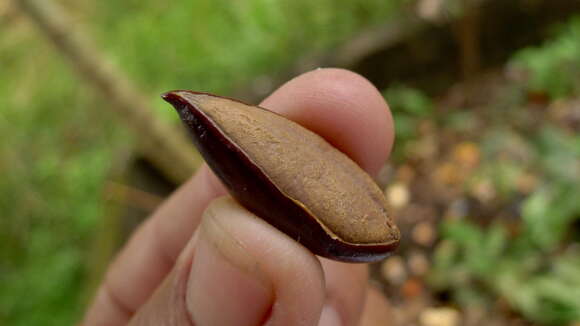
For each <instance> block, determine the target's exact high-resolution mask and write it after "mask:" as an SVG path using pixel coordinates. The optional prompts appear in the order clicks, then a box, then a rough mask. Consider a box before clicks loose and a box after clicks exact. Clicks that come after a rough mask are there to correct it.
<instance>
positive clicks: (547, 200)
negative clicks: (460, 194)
mask: <svg viewBox="0 0 580 326" xmlns="http://www.w3.org/2000/svg"><path fill="white" fill-rule="evenodd" d="M498 137H499V138H498ZM498 139H501V140H502V141H501V142H499V141H498ZM521 141H522V138H521V137H517V136H516V135H514V134H509V133H507V132H505V131H501V132H491V133H490V135H489V136H488V139H487V141H486V140H485V138H484V141H483V143H482V144H483V149H484V150H485V152H486V155H487V157H486V158H485V160H484V161H485V162H487V163H486V164H484V167H483V168H482V169H481V170H480V171H479V174H478V177H487V178H491V179H495V180H496V181H495V182H494V184H495V188H496V189H498V192H499V193H500V194H501V195H502V196H503V200H505V201H507V202H510V201H513V200H514V197H515V196H516V195H517V192H516V189H515V184H516V179H517V178H518V177H519V176H521V174H522V173H524V172H525V171H533V172H534V174H536V175H538V176H540V177H541V178H542V180H543V181H542V183H541V184H540V185H539V187H538V188H537V189H536V190H535V191H534V192H533V193H531V194H530V195H529V196H528V197H527V198H526V199H525V200H524V201H523V202H522V203H521V205H520V207H521V221H520V222H519V223H521V225H519V226H518V230H519V231H518V232H517V234H516V235H515V236H510V235H509V234H508V233H507V229H508V227H507V226H506V225H504V224H503V223H501V222H495V223H494V224H493V225H491V226H490V227H488V228H486V229H482V228H481V227H478V226H476V225H474V224H473V223H471V222H468V221H467V220H465V219H461V220H453V221H446V222H444V223H443V225H442V226H441V228H442V237H443V239H444V241H443V242H442V243H441V244H440V245H439V246H438V247H437V249H436V253H435V257H434V261H435V268H434V272H433V274H432V275H431V281H432V283H433V284H434V285H435V286H436V287H438V288H441V289H451V290H452V292H453V293H454V295H455V297H456V298H457V300H458V301H459V302H461V303H462V304H464V305H470V304H474V303H479V304H486V305H489V304H490V302H491V301H492V300H493V298H495V297H498V296H501V297H503V298H505V299H506V300H507V301H508V302H509V303H510V304H511V305H512V306H513V307H514V308H515V309H517V310H519V311H520V312H521V313H522V314H523V315H524V316H526V317H527V318H528V319H530V320H533V321H536V322H540V323H547V324H566V323H569V322H571V321H574V320H578V318H580V255H579V252H578V249H577V248H575V247H574V246H573V245H572V246H571V245H569V242H570V240H571V237H574V235H573V234H570V230H572V228H571V227H572V225H573V224H574V223H577V222H578V221H579V220H580V201H578V198H577V197H578V194H579V193H580V152H579V150H580V147H578V146H577V144H578V142H579V141H580V136H578V135H574V134H569V133H566V132H564V131H562V130H559V129H556V128H554V127H552V126H550V125H547V126H545V127H544V128H542V129H541V130H539V131H538V133H537V134H536V135H533V137H532V138H531V139H528V143H527V146H525V147H522V145H521V144H522V143H521ZM514 151H515V152H514ZM510 154H511V155H510ZM530 158H534V159H530ZM506 171H509V172H507V173H506ZM501 179H505V180H507V181H505V180H503V181H501ZM502 189H503V191H502ZM560 248H567V249H566V250H565V251H563V252H561V251H560Z"/></svg>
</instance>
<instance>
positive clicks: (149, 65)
mask: <svg viewBox="0 0 580 326" xmlns="http://www.w3.org/2000/svg"><path fill="white" fill-rule="evenodd" d="M403 2H405V0H396V1H382V0H369V1H364V2H362V1H333V0H321V1H310V0H294V1H272V0H251V1H234V2H232V1H229V0H202V1H182V2H179V3H174V4H172V5H168V4H164V3H161V2H159V1H154V0H148V1H100V2H98V7H97V8H96V12H95V15H94V16H92V18H91V19H92V20H93V25H94V26H99V29H98V30H95V34H96V35H97V37H98V38H99V39H100V43H101V44H104V45H105V46H106V47H107V49H108V50H109V52H110V53H113V54H114V56H115V60H116V61H117V63H118V64H119V65H120V66H122V67H123V69H124V70H126V71H127V72H129V73H130V74H131V75H132V76H134V77H135V79H137V80H139V81H141V82H142V85H143V87H145V88H146V89H147V91H148V93H150V94H152V96H153V98H152V99H155V100H156V101H157V102H156V103H158V104H159V105H160V106H161V105H162V104H161V101H160V100H158V99H157V97H158V96H157V94H159V93H161V92H163V91H166V90H168V89H176V88H185V89H194V90H199V91H207V92H212V93H217V94H227V93H228V92H229V91H230V90H231V89H232V88H234V87H240V86H242V85H244V83H246V82H249V81H251V80H252V79H253V78H255V77H257V76H261V75H267V74H272V72H276V71H279V70H281V69H282V68H283V67H285V66H288V65H290V64H293V63H294V62H295V61H296V60H297V59H299V58H300V57H302V56H304V55H308V54H313V53H317V52H319V51H323V50H328V49H329V48H331V47H332V46H334V45H336V44H337V42H339V41H340V40H344V39H346V38H348V37H349V36H351V35H352V34H353V33H355V32H356V31H358V30H360V29H361V28H362V27H364V26H368V25H371V24H376V23H379V22H384V21H385V19H387V18H388V17H389V16H390V15H391V14H392V12H393V11H394V10H395V9H396V8H398V6H399V5H400V4H401V3H403ZM160 111H162V112H163V113H164V114H165V115H166V117H168V118H170V119H173V118H175V114H173V112H171V111H170V110H160Z"/></svg>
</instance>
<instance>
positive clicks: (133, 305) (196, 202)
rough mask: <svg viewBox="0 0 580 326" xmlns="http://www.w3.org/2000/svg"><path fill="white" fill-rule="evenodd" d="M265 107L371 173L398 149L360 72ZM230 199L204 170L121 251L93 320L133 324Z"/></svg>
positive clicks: (331, 77)
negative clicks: (218, 202) (221, 200)
mask: <svg viewBox="0 0 580 326" xmlns="http://www.w3.org/2000/svg"><path fill="white" fill-rule="evenodd" d="M262 106H263V107H265V108H267V109H270V110H273V111H276V112H278V113H281V114H282V115H285V116H286V117H288V118H290V119H292V120H294V121H296V122H298V123H300V124H301V125H303V126H305V127H306V128H309V129H311V130H313V131H314V132H316V133H318V134H319V135H320V136H322V137H323V138H325V139H326V140H327V141H329V142H330V143H331V144H333V145H334V146H336V147H337V148H338V149H340V150H342V151H343V152H345V153H346V154H347V155H348V156H350V157H351V158H352V159H353V160H354V161H356V162H357V163H358V164H359V165H360V166H361V167H363V168H364V169H365V170H367V171H368V172H370V173H376V172H377V171H378V169H379V168H380V166H381V165H382V164H383V163H384V161H385V160H386V159H387V157H388V154H389V151H390V148H391V145H392V142H393V126H392V119H391V115H390V112H389V111H388V108H387V106H386V104H385V102H384V100H383V99H382V97H381V95H380V93H379V92H378V91H377V90H376V88H374V86H372V84H370V83H369V82H368V81H367V80H366V79H364V78H363V77H361V76H359V75H357V74H355V73H352V72H349V71H346V70H341V69H319V70H315V71H312V72H309V73H306V74H303V75H301V76H298V77H297V78H295V79H293V80H291V81H290V82H288V83H287V84H285V85H283V86H282V87H281V88H279V89H278V90H277V91H276V92H274V93H273V94H272V95H271V96H270V97H268V98H267V99H266V100H264V101H263V102H262ZM224 193H225V189H224V188H223V186H222V185H221V183H220V182H219V180H217V178H216V177H215V176H214V175H213V173H211V171H209V169H208V168H207V166H206V165H204V166H202V168H201V169H200V170H199V171H198V173H196V175H195V176H194V177H193V178H192V179H191V180H190V181H188V182H187V183H186V184H185V185H183V186H182V187H181V188H180V189H179V190H178V191H176V192H175V193H174V194H173V195H172V196H171V197H170V198H169V199H168V200H167V201H166V202H165V203H164V204H163V205H162V206H161V207H160V208H159V210H158V211H157V212H156V213H155V214H153V215H152V216H151V217H150V218H149V219H148V220H147V221H146V222H145V223H144V224H143V225H142V226H141V227H140V228H139V229H138V231H137V232H136V233H135V234H134V236H133V237H132V238H131V239H130V241H129V243H128V244H127V245H126V247H125V248H124V249H123V250H122V251H121V253H120V254H119V256H118V257H117V258H116V260H115V262H114V263H113V264H112V266H111V267H110V268H109V271H108V273H107V276H106V279H105V281H104V283H103V285H102V287H101V289H100V291H99V293H98V295H97V298H96V299H95V302H94V304H93V306H92V307H91V309H90V310H89V312H88V314H87V320H106V321H107V323H108V324H110V325H113V324H122V323H124V322H125V321H127V320H128V318H129V317H130V316H131V314H132V313H133V312H134V311H136V310H137V309H138V308H139V306H141V305H142V304H143V303H144V302H145V301H146V300H147V299H148V298H149V296H150V295H151V293H152V292H153V291H154V289H155V288H156V287H157V286H158V285H159V284H160V283H161V281H162V280H163V279H164V277H165V276H166V275H167V273H168V272H169V270H170V269H171V267H172V266H173V264H174V262H175V259H176V258H177V257H178V255H179V253H180V252H181V250H182V249H183V247H184V246H185V244H186V243H187V242H188V240H189V239H190V238H191V236H192V235H193V233H194V231H195V229H196V228H197V226H198V224H199V221H200V218H201V215H202V212H203V211H204V210H205V208H206V207H207V205H208V204H209V202H210V201H211V200H212V199H214V198H216V197H217V196H219V195H222V194H224ZM103 318H104V319H103Z"/></svg>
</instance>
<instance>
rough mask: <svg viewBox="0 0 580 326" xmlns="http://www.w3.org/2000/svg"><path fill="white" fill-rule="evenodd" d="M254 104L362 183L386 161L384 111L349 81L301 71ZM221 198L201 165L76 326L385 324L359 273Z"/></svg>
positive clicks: (382, 307)
mask: <svg viewBox="0 0 580 326" xmlns="http://www.w3.org/2000/svg"><path fill="white" fill-rule="evenodd" d="M260 105H261V106H262V107H265V108H267V109H270V110H272V111H276V112H278V113H280V114H282V115H284V116H286V117H288V118H290V119H292V120H294V121H296V122H298V123H299V124H301V125H303V126H305V127H306V128H309V129H311V130H313V131H314V132H316V133H318V134H319V135H321V136H322V137H324V138H325V139H326V140H328V141H329V142H330V143H331V144H333V145H334V146H335V147H337V148H338V149H340V150H341V151H343V152H344V153H345V154H347V155H348V156H350V157H351V158H352V159H353V160H354V161H355V162H357V163H358V164H359V165H360V166H361V167H362V168H363V169H365V170H366V171H367V172H369V173H370V174H371V175H375V174H376V173H377V172H378V170H379V169H380V167H381V166H382V165H383V164H384V162H385V161H386V160H387V158H388V156H389V152H390V150H391V147H392V143H393V122H392V118H391V114H390V111H389V108H388V106H387V104H386V103H385V102H384V100H383V98H382V96H381V94H380V93H379V92H378V91H377V90H376V88H375V87H374V86H373V85H372V84H371V83H370V82H368V81H367V80H366V79H364V78H363V77H361V76H359V75H357V74H355V73H352V72H349V71H346V70H341V69H318V70H315V71H311V72H308V73H305V74H303V75H301V76H298V77H296V78H294V79H293V80H291V81H289V82H288V83H286V84H285V85H283V86H282V87H280V88H279V89H278V90H277V91H275V92H274V93H273V94H272V95H270V96H269V97H268V98H266V99H265V100H264V101H263V102H262V103H261V104H260ZM225 195H226V192H225V189H224V188H223V186H222V185H221V183H220V182H219V181H218V180H217V178H216V177H215V176H214V175H213V174H212V172H211V171H210V170H209V169H208V167H207V166H205V165H204V166H203V167H202V168H200V170H199V171H198V172H197V173H196V174H195V175H194V176H193V177H192V178H191V179H190V180H189V181H188V182H187V183H185V184H184V185H183V186H181V187H180V188H179V189H178V190H177V191H176V192H175V193H174V194H173V195H172V196H171V197H170V198H168V199H167V200H166V201H165V203H164V204H163V205H162V206H161V207H160V208H159V209H158V210H157V212H155V213H154V214H153V215H152V216H151V217H150V218H148V219H147V220H146V221H145V222H144V223H143V224H142V225H141V226H140V227H139V228H138V229H137V230H136V232H135V233H134V235H133V236H132V237H131V239H130V240H129V242H128V243H127V244H126V246H125V247H124V248H123V249H122V250H121V252H120V253H119V255H118V256H117V258H116V259H115V261H114V262H113V263H112V265H111V266H110V267H109V270H108V272H107V274H106V277H105V279H104V281H103V283H102V285H101V287H100V289H99V291H98V293H97V296H96V298H95V299H94V302H93V303H92V305H91V306H90V307H89V309H88V311H87V313H86V315H85V319H84V321H83V323H82V325H86V326H93V325H111V326H115V325H126V324H129V325H196V326H197V325H202V326H206V325H270V326H278V325H280V326H281V325H312V326H314V325H321V326H325V325H337V326H340V325H344V326H354V325H362V326H372V325H388V324H390V320H389V317H390V315H389V313H388V303H387V301H386V299H385V298H384V297H383V296H382V295H381V294H380V293H379V292H378V291H376V290H374V289H373V288H370V287H369V286H368V268H367V265H364V264H345V263H339V262H335V261H330V260H326V259H323V258H319V257H316V256H314V255H313V254H312V253H310V252H309V251H307V250H306V249H305V248H304V247H302V246H301V245H300V244H299V243H297V242H295V241H293V240H292V239H290V238H288V237H287V236H286V235H285V234H283V233H281V232H280V231H278V230H277V229H275V228H273V227H272V226H270V225H269V224H267V223H265V222H264V221H262V220H261V219H259V218H257V217H256V216H254V215H252V214H251V213H250V212H248V211H246V210H245V209H243V208H242V207H240V206H239V205H238V204H237V203H236V202H235V201H233V200H232V199H231V198H229V197H227V196H225Z"/></svg>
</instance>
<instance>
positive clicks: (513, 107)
mask: <svg viewBox="0 0 580 326" xmlns="http://www.w3.org/2000/svg"><path fill="white" fill-rule="evenodd" d="M167 3H171V4H167ZM167 3H166V2H163V1H159V0H139V1H137V0H126V1H116V0H100V1H89V0H74V1H73V0H2V1H0V171H1V176H0V325H66V324H74V322H75V321H77V320H78V318H79V317H80V315H81V314H82V312H83V310H84V308H85V305H86V304H87V302H88V301H89V300H90V298H91V296H92V294H93V291H94V290H95V287H96V286H97V284H98V282H99V281H100V279H101V277H102V273H103V272H104V270H105V269H106V267H107V264H108V262H109V261H110V259H111V258H112V257H113V256H114V254H115V252H116V250H117V249H118V248H119V247H120V246H121V245H122V244H123V242H124V241H125V240H126V239H127V237H128V236H129V234H130V232H131V231H132V230H133V228H134V227H135V226H136V225H137V224H138V223H139V222H140V221H141V220H142V219H143V218H145V217H146V216H147V215H148V214H150V213H151V212H152V211H153V210H154V209H155V207H156V206H157V205H158V204H159V203H160V202H161V201H162V200H163V198H164V197H166V196H167V195H168V194H169V193H170V192H171V191H172V190H173V189H175V187H176V186H177V185H179V184H180V183H181V182H183V181H184V180H185V179H186V178H187V177H188V176H189V175H191V174H192V173H193V171H195V169H196V167H197V166H198V165H199V164H200V162H201V160H200V158H199V156H198V155H197V154H196V153H195V151H194V150H193V149H192V147H191V145H190V144H189V142H188V139H187V137H186V135H185V134H184V131H183V128H182V127H181V125H180V124H179V122H178V121H177V119H176V118H177V117H176V115H175V114H174V112H173V110H172V109H171V108H170V107H169V106H168V105H167V104H164V103H163V102H162V101H161V100H160V98H159V94H161V93H162V92H164V91H167V90H170V89H192V90H198V91H205V92H211V93H216V94H221V95H227V96H232V97H236V98H240V99H243V100H245V101H249V102H252V103H258V102H259V101H260V99H262V98H263V97H264V96H265V95H266V94H268V93H269V92H271V91H272V90H274V89H275V88H276V87H278V86H279V85H280V84H281V83H283V82H284V81H286V80H288V79H289V78H292V77H293V76H295V75H297V74H299V73H301V72H305V71H308V70H311V69H314V68H316V67H326V66H337V67H344V68H347V69H351V70H354V71H356V72H358V73H360V74H362V75H364V76H365V77H367V78H368V79H369V80H371V81H372V82H373V83H374V84H375V85H376V86H377V87H378V88H379V89H380V90H381V91H382V92H383V94H384V96H385V98H386V99H387V100H388V102H389V103H390V105H391V109H392V110H393V113H394V117H395V123H396V133H397V141H396V145H395V149H394V153H393V156H392V160H391V161H390V162H389V163H388V165H386V166H385V167H384V168H383V170H382V172H381V174H380V175H379V176H378V178H377V181H378V183H379V184H380V186H381V187H382V188H383V189H384V190H385V193H386V195H387V198H388V199H389V201H390V203H391V205H392V207H393V215H394V216H395V217H396V219H397V220H398V224H399V225H400V227H401V229H402V231H403V236H404V238H403V242H402V245H401V248H400V249H399V251H398V252H397V254H396V255H395V256H394V257H393V258H391V259H389V260H387V261H385V262H384V263H382V264H376V265H373V268H372V271H373V273H372V276H373V280H374V282H376V283H377V284H380V286H381V287H382V288H383V289H384V291H385V292H386V293H387V295H388V297H389V298H390V302H391V305H392V313H393V316H394V319H393V324H394V325H398V324H400V325H421V326H437V325H440V326H446V325H447V326H454V325H570V326H572V325H573V326H578V325H580V135H579V133H578V131H579V129H580V1H577V0H511V1H505V0H391V1H384V0H360V1H334V0H319V1H310V0H293V1H283V0H239V1H228V0H191V1H180V2H167Z"/></svg>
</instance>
